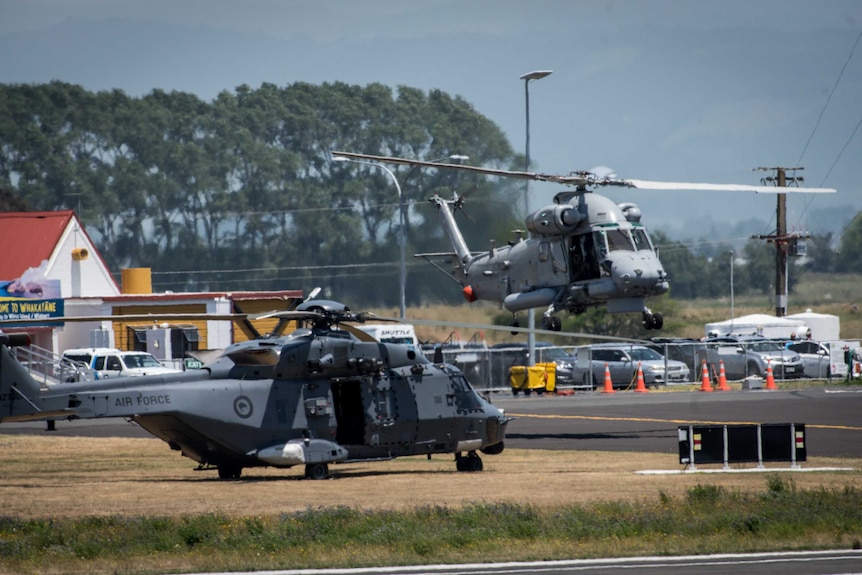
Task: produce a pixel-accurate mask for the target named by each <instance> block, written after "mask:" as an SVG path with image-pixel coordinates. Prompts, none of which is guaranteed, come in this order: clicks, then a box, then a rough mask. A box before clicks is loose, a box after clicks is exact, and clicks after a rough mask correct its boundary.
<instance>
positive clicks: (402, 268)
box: [332, 156, 407, 321]
mask: <svg viewBox="0 0 862 575" xmlns="http://www.w3.org/2000/svg"><path fill="white" fill-rule="evenodd" d="M332 161H333V162H352V163H354V164H365V165H366V166H373V167H375V168H379V169H381V170H383V171H384V172H386V173H387V174H388V175H389V177H390V178H392V183H394V184H395V189H396V190H398V252H399V254H398V255H399V257H400V265H399V269H398V284H399V290H400V294H399V313H400V316H399V317H400V318H401V321H404V318H405V316H406V314H407V298H406V285H407V262H406V260H405V253H404V252H405V248H404V196H403V195H402V194H401V185H400V184H399V183H398V178H396V177H395V174H393V173H392V170H390V169H389V168H387V167H386V166H384V165H383V164H375V163H374V162H364V161H362V160H353V159H351V158H345V157H344V156H333V157H332Z"/></svg>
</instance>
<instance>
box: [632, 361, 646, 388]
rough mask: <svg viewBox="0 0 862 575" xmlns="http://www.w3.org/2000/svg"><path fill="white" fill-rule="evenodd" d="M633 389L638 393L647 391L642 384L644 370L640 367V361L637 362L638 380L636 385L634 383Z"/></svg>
mask: <svg viewBox="0 0 862 575" xmlns="http://www.w3.org/2000/svg"><path fill="white" fill-rule="evenodd" d="M635 391H638V392H640V393H646V392H648V391H649V390H648V389H647V388H646V385H645V384H644V370H642V369H641V362H638V382H637V385H635Z"/></svg>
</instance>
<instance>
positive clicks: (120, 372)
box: [61, 347, 180, 379]
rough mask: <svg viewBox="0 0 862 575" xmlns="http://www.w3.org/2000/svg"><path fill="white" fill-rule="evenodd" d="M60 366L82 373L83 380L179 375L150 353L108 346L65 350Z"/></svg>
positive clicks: (175, 370)
mask: <svg viewBox="0 0 862 575" xmlns="http://www.w3.org/2000/svg"><path fill="white" fill-rule="evenodd" d="M61 363H62V364H63V365H64V369H65V366H73V367H75V368H77V369H78V371H80V372H82V373H83V375H84V377H83V378H84V379H86V378H87V375H89V374H88V373H87V372H91V374H92V376H91V377H93V378H95V379H104V378H108V377H127V376H140V375H162V374H168V373H180V370H177V369H171V368H168V367H165V366H163V365H162V364H161V363H159V360H157V359H156V358H155V357H154V356H153V355H152V354H151V353H146V352H143V351H120V350H119V349H114V348H110V347H84V348H78V349H67V350H66V351H64V352H63V356H62V358H61Z"/></svg>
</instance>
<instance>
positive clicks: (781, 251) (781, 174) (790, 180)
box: [751, 166, 809, 317]
mask: <svg viewBox="0 0 862 575" xmlns="http://www.w3.org/2000/svg"><path fill="white" fill-rule="evenodd" d="M804 169H805V168H803V167H795V168H784V167H781V166H777V167H773V168H763V167H759V168H754V170H755V171H758V172H774V173H775V175H774V176H766V177H764V178H762V179H761V182H763V184H764V185H768V184H772V185H774V186H777V187H779V188H786V187H787V186H788V184H791V185H793V186H798V185H799V183H800V182H802V181H803V178H802V177H801V176H796V175H795V174H796V171H797V170H804ZM787 172H792V173H793V175H791V176H790V177H788V176H787ZM777 196H778V206H777V207H776V209H775V233H774V234H772V235H765V236H764V235H754V236H751V237H752V238H756V239H760V240H766V241H767V242H771V243H774V244H775V316H776V317H784V316H786V315H787V255H788V251H789V248H790V246H791V245H793V246H794V248H795V246H796V242H797V240H798V239H799V238H805V237H809V236H808V234H807V233H805V234H799V233H792V234H788V233H787V194H786V193H784V192H778V194H777Z"/></svg>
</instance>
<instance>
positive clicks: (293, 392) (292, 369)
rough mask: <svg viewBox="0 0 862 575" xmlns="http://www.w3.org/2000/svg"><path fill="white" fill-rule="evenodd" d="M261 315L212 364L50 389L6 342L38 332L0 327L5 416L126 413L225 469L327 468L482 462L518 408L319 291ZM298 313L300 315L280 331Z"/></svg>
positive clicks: (318, 472)
mask: <svg viewBox="0 0 862 575" xmlns="http://www.w3.org/2000/svg"><path fill="white" fill-rule="evenodd" d="M261 317H264V316H261ZM265 317H275V318H278V319H279V320H280V321H279V326H278V329H276V331H275V333H273V334H270V335H268V336H265V337H262V338H260V339H256V340H251V341H246V342H242V343H238V344H234V345H232V346H229V347H228V348H226V349H225V350H224V352H223V353H222V354H220V355H219V356H218V357H216V358H215V359H213V360H212V361H210V362H208V363H206V364H205V365H204V366H203V368H202V369H195V370H190V371H186V372H183V373H179V374H171V375H155V376H144V377H118V378H114V379H106V380H97V381H84V382H77V383H63V384H57V385H53V386H50V388H48V389H40V385H39V383H38V382H37V381H35V380H34V379H33V378H32V377H31V376H30V374H29V373H28V371H27V370H26V369H25V368H24V366H23V365H21V364H20V363H19V362H18V361H17V360H16V358H15V355H14V354H13V353H12V351H11V349H10V348H11V347H14V346H19V345H28V344H29V338H28V336H27V335H26V334H2V333H0V422H3V421H30V420H52V419H53V420H57V419H78V418H80V419H88V418H103V417H123V418H128V419H130V420H131V421H134V422H135V423H137V424H138V425H140V426H141V427H143V428H144V429H146V430H147V431H148V432H150V433H151V434H153V435H154V436H156V437H158V438H159V439H161V440H163V441H165V442H166V443H167V444H168V445H169V446H170V447H171V449H174V450H177V451H180V452H181V453H182V454H183V455H184V456H186V457H189V458H191V459H193V460H195V461H197V462H198V463H199V468H200V469H213V468H214V469H217V470H218V475H219V477H220V478H222V479H231V478H238V477H239V476H240V474H241V472H242V470H243V469H244V468H247V467H259V466H274V467H284V468H287V467H293V466H295V465H304V466H305V476H306V477H308V478H311V479H323V478H325V477H327V476H328V475H329V464H332V463H341V462H352V461H363V460H382V459H392V458H395V457H399V456H408V455H428V456H429V457H430V455H431V454H435V453H438V454H439V453H445V454H454V456H455V462H456V469H457V470H458V471H481V470H482V468H483V463H482V459H481V458H480V456H479V455H478V452H480V451H481V452H482V453H485V454H489V455H495V454H499V453H501V452H502V451H503V447H504V439H505V433H506V426H507V424H508V422H509V420H510V418H508V417H507V416H506V415H505V414H504V412H503V411H502V410H501V409H498V408H497V407H495V406H494V405H492V404H491V403H490V402H489V401H487V400H486V399H485V398H483V397H482V396H480V395H479V394H478V393H477V392H476V391H475V390H474V389H473V388H472V387H471V386H470V384H469V383H468V382H467V379H466V378H465V377H464V375H463V374H462V373H461V372H460V371H459V370H458V369H457V368H456V367H454V366H451V365H448V364H444V363H442V360H441V361H437V362H432V361H430V360H429V359H427V358H426V357H425V356H424V355H423V354H422V353H421V352H420V350H419V349H418V348H415V347H414V346H412V345H405V344H384V343H379V342H377V341H376V340H374V339H373V338H372V337H371V336H369V335H368V334H366V333H365V332H362V331H360V330H359V329H356V328H355V327H353V326H351V325H349V324H350V323H361V322H363V321H365V320H367V319H369V318H371V317H373V316H370V315H367V314H362V313H354V312H351V311H350V310H349V308H347V307H346V306H344V305H342V304H339V303H337V302H333V301H330V300H310V301H306V302H304V303H302V304H301V305H300V306H298V307H297V308H296V309H295V310H292V311H282V312H274V313H272V314H268V315H266V316H265ZM374 319H375V321H379V320H380V318H374ZM291 322H297V324H298V325H299V327H298V329H296V330H295V331H293V332H291V333H289V334H287V335H281V334H280V331H279V330H280V329H281V328H283V327H284V326H285V325H287V324H288V323H291Z"/></svg>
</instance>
